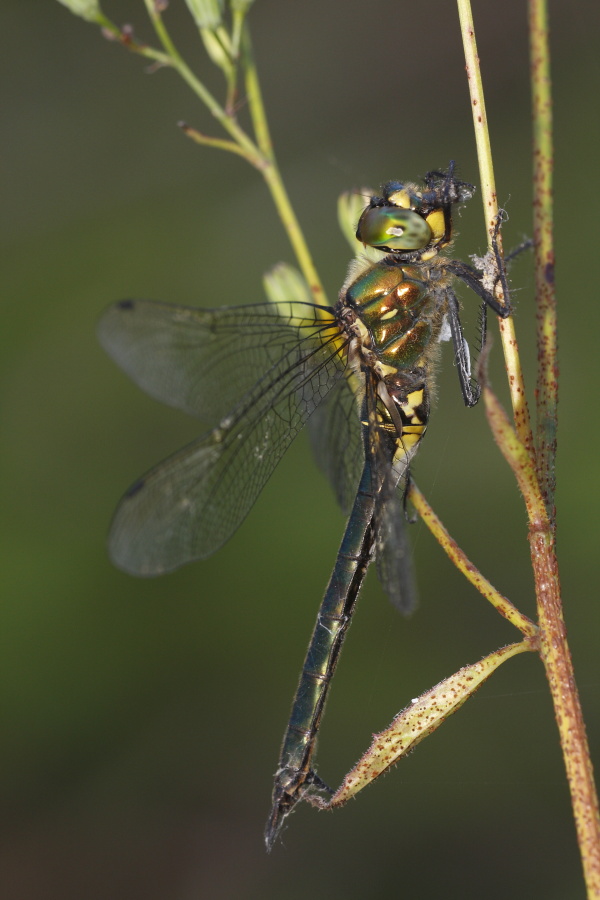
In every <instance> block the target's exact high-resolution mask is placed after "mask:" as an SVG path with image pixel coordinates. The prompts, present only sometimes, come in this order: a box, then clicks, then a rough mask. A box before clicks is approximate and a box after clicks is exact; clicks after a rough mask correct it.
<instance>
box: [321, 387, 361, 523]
mask: <svg viewBox="0 0 600 900" xmlns="http://www.w3.org/2000/svg"><path fill="white" fill-rule="evenodd" d="M349 378H350V379H355V376H354V375H350V376H348V374H347V377H345V378H341V379H339V380H338V381H337V382H336V384H335V386H334V388H333V390H331V391H330V392H329V394H328V395H327V397H326V398H325V400H324V401H323V403H322V404H321V405H320V406H319V408H318V409H317V410H316V412H315V414H314V415H313V416H312V417H311V419H310V421H309V423H308V431H309V435H310V441H311V445H312V449H313V453H314V455H315V459H316V460H317V464H318V465H319V467H320V468H321V470H322V471H323V472H324V473H325V474H326V475H327V477H328V478H329V481H330V482H331V485H332V487H333V490H334V493H335V496H336V499H337V501H338V503H339V504H340V506H341V508H342V510H343V511H344V512H345V513H346V514H349V513H350V510H351V509H352V504H353V503H354V498H355V497H356V491H357V488H358V483H359V481H360V476H361V473H362V470H363V466H364V461H365V452H364V447H363V437H362V429H361V425H360V419H359V406H358V402H357V399H356V397H357V394H356V392H355V390H354V389H353V387H352V383H353V382H352V381H350V380H349Z"/></svg>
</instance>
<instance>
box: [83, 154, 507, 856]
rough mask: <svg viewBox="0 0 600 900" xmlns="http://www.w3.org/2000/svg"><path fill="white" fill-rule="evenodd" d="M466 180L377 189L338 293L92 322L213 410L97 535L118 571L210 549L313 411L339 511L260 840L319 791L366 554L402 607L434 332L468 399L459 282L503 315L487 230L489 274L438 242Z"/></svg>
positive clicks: (140, 309) (120, 360)
mask: <svg viewBox="0 0 600 900" xmlns="http://www.w3.org/2000/svg"><path fill="white" fill-rule="evenodd" d="M474 190H475V189H474V186H473V185H471V184H468V183H467V182H462V181H460V180H459V179H458V177H457V175H456V167H455V164H454V162H451V163H450V165H449V166H448V169H447V170H446V171H437V170H436V171H431V172H428V173H427V174H426V175H425V176H424V178H423V183H422V184H416V183H411V182H397V181H394V182H389V183H387V184H386V185H384V186H383V189H382V193H381V196H373V197H371V199H370V200H369V203H368V205H367V206H366V208H365V209H364V211H363V212H362V215H361V216H360V219H359V221H358V226H357V230H356V237H357V240H358V241H359V242H360V243H361V244H363V245H364V247H365V248H367V249H368V248H371V252H370V253H369V255H368V256H365V257H364V258H363V257H360V256H357V258H356V259H355V260H354V261H353V262H352V263H351V265H350V269H349V273H348V276H347V278H346V281H345V283H344V285H343V286H342V289H341V291H340V293H339V297H338V300H337V302H336V304H335V306H333V307H328V306H320V305H316V304H312V303H310V302H302V301H299V300H298V299H293V300H289V301H281V302H278V303H273V302H266V303H259V304H251V305H245V306H230V307H222V308H216V309H200V308H192V307H185V306H177V305H172V304H166V303H160V302H156V301H151V300H123V301H120V302H118V303H115V304H113V305H112V306H111V307H109V309H108V310H107V311H106V312H105V313H104V315H103V317H102V319H101V321H100V325H99V338H100V341H101V343H102V345H103V346H104V348H105V349H106V350H107V352H108V353H109V355H110V356H111V357H112V358H113V359H114V360H115V362H116V363H117V364H118V365H119V366H121V368H122V369H123V370H124V371H125V372H126V373H127V374H128V375H129V376H130V378H132V379H133V381H134V382H135V383H136V384H137V385H138V386H139V387H140V388H142V389H143V390H144V391H145V392H147V393H148V394H150V395H151V396H153V397H154V398H156V399H158V400H160V401H162V402H164V403H166V404H168V405H170V406H173V407H175V408H177V409H180V410H182V411H184V412H186V413H188V414H191V415H192V416H195V417H196V418H198V419H200V420H202V421H204V422H210V423H212V427H211V428H210V429H209V430H208V431H206V433H204V434H203V435H202V436H200V437H199V438H198V439H196V440H194V441H193V442H192V443H191V444H189V445H188V446H186V447H184V448H183V449H182V450H180V451H178V452H176V453H175V454H173V455H172V456H170V457H169V458H168V459H166V460H165V461H163V462H161V463H160V464H159V465H157V466H156V467H154V468H153V469H151V470H150V471H149V472H148V473H147V474H145V475H143V476H142V477H141V478H139V479H138V480H137V481H136V482H134V484H133V485H132V486H131V487H130V488H129V490H128V491H127V492H126V493H125V495H124V497H123V498H122V500H121V502H120V504H119V506H118V507H117V510H116V513H115V515H114V518H113V522H112V525H111V529H110V534H109V554H110V557H111V559H112V561H113V562H114V563H115V564H116V565H117V566H118V567H120V568H121V569H123V570H125V571H126V572H129V573H131V574H133V575H138V576H155V575H160V574H162V573H165V572H170V571H172V570H174V569H176V568H178V567H180V566H182V565H184V564H186V563H189V562H192V561H194V560H200V559H205V558H207V557H209V556H210V555H212V554H213V553H215V552H216V551H217V550H218V549H219V548H220V547H221V546H222V545H223V544H224V543H225V542H226V541H227V540H228V539H229V538H230V537H231V535H232V534H233V533H234V531H235V530H236V529H237V528H238V527H239V525H240V524H241V523H242V521H243V520H244V519H245V517H246V515H247V514H248V513H249V511H250V509H251V507H252V505H253V504H254V502H255V500H256V499H257V497H258V495H259V493H260V492H261V490H262V488H263V487H264V485H265V484H266V482H267V480H268V478H269V477H270V475H271V474H272V472H273V470H274V469H275V467H276V465H277V463H278V462H279V460H280V459H281V457H282V456H283V454H284V453H285V451H286V449H287V448H288V446H289V445H290V443H291V441H292V440H293V439H294V437H295V436H296V435H297V434H298V432H299V431H300V430H301V428H302V427H303V426H304V425H305V424H306V423H307V422H309V424H310V431H311V440H312V444H313V449H314V451H315V455H316V457H317V461H318V463H319V465H320V466H321V468H322V469H323V470H324V471H325V472H326V473H327V475H328V476H329V477H330V480H331V482H332V485H333V488H334V491H335V493H336V496H337V499H338V500H339V502H340V504H341V506H342V507H343V508H344V509H345V510H346V511H347V512H349V516H348V522H347V526H346V529H345V532H344V535H343V538H342V542H341V546H340V549H339V553H338V556H337V558H336V561H335V565H334V568H333V571H332V574H331V578H330V580H329V584H328V586H327V589H326V591H325V595H324V598H323V601H322V603H321V606H320V609H319V612H318V615H317V620H316V624H315V626H314V630H313V633H312V637H311V640H310V644H309V647H308V651H307V654H306V659H305V662H304V665H303V668H302V672H301V675H300V680H299V684H298V688H297V691H296V695H295V697H294V700H293V704H292V711H291V715H290V719H289V723H288V726H287V729H286V732H285V735H284V738H283V743H282V747H281V752H280V757H279V763H278V767H277V771H276V775H275V781H274V787H273V796H272V808H271V813H270V815H269V818H268V821H267V826H266V830H265V840H266V844H267V848H268V849H269V850H270V849H271V848H272V847H273V845H274V843H275V840H276V838H277V836H278V835H279V833H280V831H281V828H282V826H283V823H284V821H285V819H286V817H287V816H288V815H289V813H290V812H292V810H293V809H294V807H295V806H296V804H297V803H298V802H299V801H300V800H302V799H308V800H310V798H311V797H314V796H315V794H317V795H319V794H320V793H321V792H330V789H329V788H328V787H327V785H326V784H325V782H323V781H321V779H320V778H319V776H318V775H317V773H316V771H315V769H314V764H313V760H314V756H315V749H316V742H317V735H318V731H319V727H320V724H321V719H322V716H323V710H324V706H325V701H326V699H327V695H328V692H329V688H330V685H331V680H332V677H333V674H334V671H335V669H336V666H337V663H338V659H339V656H340V651H341V649H342V644H343V642H344V638H345V636H346V634H347V631H348V628H349V625H350V622H351V619H352V614H353V612H354V609H355V605H356V601H357V598H358V594H359V591H360V588H361V585H362V583H363V580H364V578H365V575H366V572H367V569H368V568H369V565H370V564H371V562H372V561H373V560H374V559H376V562H377V572H378V575H379V578H380V580H381V582H382V584H383V587H384V589H385V590H386V592H387V593H388V595H389V596H390V597H391V599H392V600H393V601H394V602H395V603H396V605H397V606H399V608H400V609H401V610H402V611H404V612H407V611H410V609H411V608H412V606H413V605H414V602H415V594H414V588H413V582H412V574H411V572H410V563H409V559H410V555H409V552H408V545H407V539H406V534H405V532H406V529H405V528H404V522H405V519H406V513H405V509H404V498H405V496H406V490H407V485H408V483H409V478H410V463H411V460H412V458H413V457H414V455H415V453H416V451H417V448H418V447H419V445H420V442H421V440H422V439H423V436H424V434H425V432H426V429H427V426H428V421H429V413H430V395H431V390H432V379H433V375H434V370H435V364H436V360H437V356H438V353H439V346H440V341H441V340H448V339H451V340H452V344H453V350H454V356H455V361H456V369H457V373H458V378H459V384H460V390H461V393H462V397H463V399H464V402H465V404H466V405H467V406H473V405H475V403H476V402H477V400H478V398H479V395H480V387H479V385H478V383H477V381H476V379H475V378H474V376H473V374H472V372H471V363H470V352H469V347H468V344H467V342H466V340H465V337H464V334H463V328H462V324H461V320H460V307H459V302H458V299H457V297H456V294H455V293H454V290H453V284H454V281H455V279H457V278H458V279H459V280H461V281H462V282H464V283H465V284H466V285H467V286H468V287H469V288H471V289H472V290H473V291H474V292H475V294H476V295H477V296H478V297H479V299H480V302H481V313H480V341H481V346H483V344H484V343H485V337H486V311H487V308H488V307H489V308H490V309H492V310H493V311H494V312H495V313H496V314H497V315H498V316H501V317H503V318H504V317H507V316H508V315H510V312H511V307H510V303H509V299H508V286H507V280H506V275H505V271H504V268H503V263H502V261H501V259H500V255H499V253H498V249H497V241H496V237H497V233H496V235H495V238H494V252H493V254H492V256H493V259H492V261H491V264H490V265H491V268H492V269H493V274H492V276H491V283H490V271H489V269H490V265H487V266H486V265H485V264H484V261H481V260H479V261H478V262H479V263H480V264H481V268H479V267H475V266H471V265H469V264H467V263H464V262H461V261H459V260H455V259H452V258H449V257H448V256H446V255H445V251H447V250H448V249H449V248H450V246H451V243H452V237H453V225H452V214H453V211H454V210H455V208H456V207H457V206H459V205H460V204H463V203H465V202H466V201H467V200H469V199H470V198H471V197H472V195H473V192H474ZM498 228H499V225H498ZM373 250H375V251H379V254H380V255H378V254H375V256H377V258H376V259H375V260H374V259H373V256H374V254H373V253H372V251H373ZM498 282H500V284H501V287H502V290H503V295H504V300H499V299H497V298H496V296H495V287H496V285H497V284H498Z"/></svg>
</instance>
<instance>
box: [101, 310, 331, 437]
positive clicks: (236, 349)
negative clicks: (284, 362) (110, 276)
mask: <svg viewBox="0 0 600 900" xmlns="http://www.w3.org/2000/svg"><path fill="white" fill-rule="evenodd" d="M333 321H334V320H333V315H332V313H331V311H329V310H326V309H324V308H321V307H316V306H313V305H311V304H308V303H306V304H301V303H294V304H291V303H279V304H277V305H275V304H274V303H261V304H254V305H249V306H237V307H222V308H220V309H196V308H191V307H184V306H175V305H172V304H168V303H158V302H155V301H152V300H122V301H120V302H119V303H115V304H113V305H112V306H110V307H109V308H108V309H107V310H106V312H105V313H104V315H103V316H102V318H101V320H100V323H99V326H98V336H99V339H100V343H101V344H102V346H103V347H104V349H105V350H106V351H107V352H108V354H109V355H110V356H111V357H112V358H113V359H114V360H115V362H116V363H117V364H118V365H119V366H120V367H121V368H122V369H124V371H125V372H126V373H127V374H128V375H129V377H130V378H131V379H132V380H133V381H134V382H135V383H136V384H137V385H138V386H139V387H141V388H142V390H144V391H145V392H146V393H148V394H150V396H152V397H154V398H155V399H156V400H160V401H161V402H162V403H166V404H167V405H169V406H174V407H175V408H176V409H181V410H183V411H184V412H186V413H189V414H190V415H192V416H195V417H197V418H199V419H201V420H203V421H205V422H206V423H207V424H214V423H215V422H216V421H218V420H219V419H221V418H222V417H223V416H225V415H226V413H227V412H228V411H229V410H230V409H231V408H232V407H233V406H235V404H236V403H237V402H238V400H239V398H240V397H241V396H242V395H243V394H245V393H246V392H247V391H248V390H250V388H251V387H252V385H253V384H255V383H256V382H257V381H258V380H259V379H260V378H261V376H262V375H264V373H265V372H267V371H268V370H270V369H271V367H272V366H275V365H277V363H278V362H279V361H280V360H281V359H282V357H284V356H285V355H286V353H289V352H291V351H293V349H294V347H296V346H297V345H298V342H299V341H302V340H307V339H308V338H309V337H310V336H311V335H313V336H314V337H315V340H316V341H317V342H318V341H319V335H320V334H321V332H322V330H323V328H324V327H325V328H326V326H327V323H330V324H331V323H333Z"/></svg>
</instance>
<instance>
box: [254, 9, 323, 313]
mask: <svg viewBox="0 0 600 900" xmlns="http://www.w3.org/2000/svg"><path fill="white" fill-rule="evenodd" d="M242 46H243V56H244V68H245V78H246V93H247V95H248V103H249V107H250V115H251V117H252V124H253V127H254V133H255V135H256V140H257V143H258V146H259V147H260V150H261V152H262V153H263V154H264V157H265V164H264V165H263V166H262V168H261V172H262V175H263V178H264V179H265V181H266V183H267V187H268V188H269V190H270V192H271V196H272V198H273V202H274V203H275V207H276V209H277V212H278V213H279V218H280V219H281V222H282V224H283V227H284V228H285V231H286V233H287V236H288V238H289V240H290V243H291V245H292V248H293V250H294V253H295V254H296V259H297V261H298V265H299V266H300V269H301V271H302V274H303V275H304V277H305V279H306V281H307V283H308V286H309V288H310V291H311V294H312V296H313V298H314V301H315V303H317V304H319V305H321V306H326V305H327V297H326V295H325V291H324V289H323V285H322V284H321V279H320V278H319V275H318V273H317V270H316V268H315V265H314V263H313V260H312V256H311V254H310V251H309V249H308V245H307V243H306V240H305V239H304V234H303V233H302V229H301V228H300V223H299V222H298V219H297V218H296V214H295V212H294V210H293V207H292V204H291V202H290V198H289V196H288V193H287V191H286V189H285V185H284V183H283V179H282V177H281V173H280V172H279V167H278V165H277V160H276V158H275V153H274V151H273V144H272V141H271V135H270V133H269V126H268V123H267V117H266V113H265V107H264V103H263V99H262V91H261V89H260V82H259V80H258V72H257V69H256V64H255V62H254V57H253V54H252V44H251V41H250V33H249V31H248V25H247V24H246V25H245V26H244V36H243V40H242Z"/></svg>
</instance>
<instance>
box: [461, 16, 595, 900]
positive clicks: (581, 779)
mask: <svg viewBox="0 0 600 900" xmlns="http://www.w3.org/2000/svg"><path fill="white" fill-rule="evenodd" d="M458 7H459V16H460V20H461V28H462V32H463V42H464V45H465V57H466V61H467V73H468V78H469V87H470V91H471V102H472V106H473V119H474V123H475V133H476V139H477V147H478V153H479V154H480V169H481V177H482V189H483V192H484V198H483V200H484V210H485V216H486V220H487V222H488V227H489V225H490V219H489V218H488V216H489V215H490V214H491V213H492V212H494V214H495V210H496V209H497V200H496V192H495V187H494V179H493V170H492V161H491V152H490V144H489V135H488V130H487V122H486V118H485V106H484V102H483V92H482V87H481V74H480V71H479V58H478V56H477V48H476V44H475V34H474V27H473V18H472V14H471V9H470V3H469V2H468V0H458ZM546 21H547V14H546V7H545V0H530V25H531V28H532V32H533V30H534V29H535V35H534V34H532V38H531V47H532V54H531V55H532V61H531V62H532V81H533V84H534V115H535V123H534V132H535V135H536V137H535V143H534V149H535V152H536V161H535V177H536V180H535V183H534V187H535V191H536V198H535V200H534V208H536V227H537V228H538V229H540V233H539V234H536V238H537V239H538V240H541V241H542V247H543V249H541V250H538V258H539V259H540V262H539V265H540V266H544V265H547V264H550V269H549V270H547V271H545V272H544V273H543V277H541V276H540V281H539V282H538V286H539V284H540V283H541V284H542V285H543V293H544V296H543V298H541V299H539V298H538V301H537V302H538V341H539V346H538V358H539V361H540V376H539V378H540V380H539V381H538V385H540V384H541V380H543V382H544V384H543V397H542V398H540V400H539V401H538V412H540V411H541V415H542V421H541V422H540V423H539V425H538V436H539V449H540V451H541V455H540V457H538V459H537V461H536V455H535V454H534V450H533V439H532V434H531V426H530V424H529V413H528V410H527V402H526V399H525V393H524V386H523V379H522V372H521V365H520V361H519V355H518V349H517V343H516V340H515V339H514V323H513V320H512V318H509V319H506V320H504V321H501V323H500V329H501V332H502V341H503V345H504V353H505V360H506V368H507V373H508V378H509V388H510V392H511V400H512V404H513V412H514V421H515V429H514V430H513V429H512V427H511V426H510V423H509V422H508V419H507V418H506V415H505V414H504V411H503V410H502V409H501V406H500V404H499V403H498V401H497V400H496V399H495V397H494V395H493V394H492V393H491V391H489V389H486V390H485V391H484V396H485V400H486V409H487V411H488V417H489V419H490V424H491V425H492V429H493V431H494V435H495V437H496V439H497V441H498V444H499V446H500V449H501V450H502V452H503V453H504V455H505V457H506V459H507V460H508V461H509V463H510V464H511V466H512V467H513V470H514V472H515V474H516V476H517V479H518V482H519V486H520V488H521V490H522V491H523V495H524V497H525V502H526V505H527V512H528V517H529V543H530V550H531V560H532V566H533V574H534V581H535V592H536V599H537V609H538V617H539V626H540V637H539V646H540V655H541V657H542V661H543V663H544V667H545V670H546V677H547V679H548V684H549V686H550V692H551V695H552V702H553V704H554V714H555V717H556V721H557V726H558V731H559V736H560V743H561V748H562V752H563V758H564V761H565V769H566V772H567V780H568V783H569V788H570V791H571V802H572V806H573V813H574V817H575V827H576V830H577V838H578V841H579V847H580V852H581V857H582V863H583V871H584V878H585V882H586V886H587V890H588V897H589V898H600V816H599V813H598V798H597V795H596V789H595V785H594V778H593V770H592V764H591V760H590V756H589V748H588V744H587V738H586V733H585V725H584V722H583V715H582V712H581V704H580V701H579V695H578V693H577V686H576V684H575V676H574V672H573V663H572V660H571V655H570V651H569V646H568V643H567V635H566V628H565V623H564V619H563V613H562V605H561V600H560V580H559V574H558V563H557V559H556V548H555V542H554V529H553V524H552V523H553V512H554V510H553V504H554V499H553V489H554V471H553V470H554V454H555V441H556V395H557V392H556V376H557V368H556V322H555V300H554V295H553V293H551V292H549V290H548V288H549V286H550V284H551V280H552V278H551V276H552V274H553V257H552V244H551V236H552V233H551V224H550V223H551V219H550V213H551V194H550V184H551V182H550V173H551V150H552V144H551V138H550V127H551V119H550V100H549V89H550V82H549V79H548V71H549V64H548V59H549V50H548V44H547V38H548V29H547V25H546ZM542 82H543V84H542ZM538 116H539V117H540V118H538ZM540 191H541V192H542V193H543V195H541V194H539V193H538V192H540ZM541 231H543V232H544V234H543V236H542V234H541ZM549 467H551V469H552V470H551V471H549ZM540 483H541V484H542V485H543V487H541V486H540ZM549 506H551V513H550V515H549V513H548V507H549Z"/></svg>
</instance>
